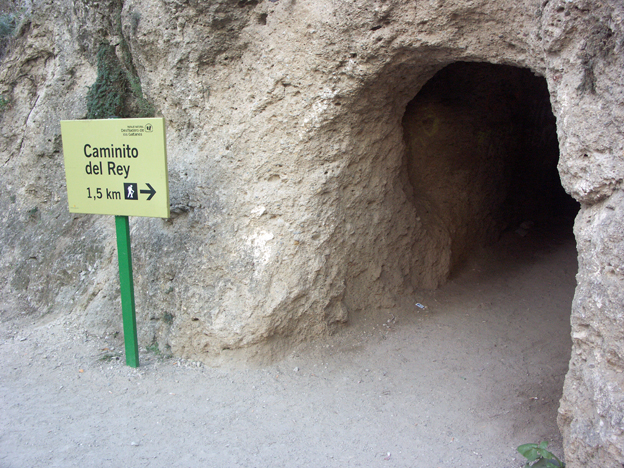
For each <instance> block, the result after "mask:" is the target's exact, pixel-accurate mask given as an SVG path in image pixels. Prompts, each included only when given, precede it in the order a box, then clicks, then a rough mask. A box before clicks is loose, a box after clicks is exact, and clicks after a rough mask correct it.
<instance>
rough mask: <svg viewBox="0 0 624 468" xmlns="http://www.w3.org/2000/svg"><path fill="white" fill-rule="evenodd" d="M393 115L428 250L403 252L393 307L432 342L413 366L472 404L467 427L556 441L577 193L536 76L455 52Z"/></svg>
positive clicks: (511, 437) (503, 437)
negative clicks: (403, 279)
mask: <svg viewBox="0 0 624 468" xmlns="http://www.w3.org/2000/svg"><path fill="white" fill-rule="evenodd" d="M402 124H403V131H404V142H405V148H406V152H405V155H406V156H405V161H404V165H405V168H406V171H407V174H408V178H409V181H410V184H411V187H412V189H413V202H414V210H415V213H416V216H417V225H419V226H420V230H421V231H424V232H426V236H425V241H422V238H420V239H419V242H420V243H421V244H423V245H426V246H427V249H421V250H420V252H419V253H420V254H421V256H424V257H425V258H426V261H425V262H420V263H419V261H420V258H417V255H418V252H417V253H416V254H415V255H414V257H415V258H414V260H413V261H414V263H415V264H417V265H418V268H421V269H422V268H426V269H427V270H428V271H429V274H428V275H420V276H419V277H418V278H420V279H421V281H420V283H419V284H417V285H416V286H417V292H416V294H415V295H414V296H410V298H409V301H411V304H409V305H404V306H403V307H404V308H405V307H407V308H408V309H410V310H412V311H413V312H415V313H416V314H415V315H414V316H415V317H418V318H417V319H412V320H417V321H418V328H415V329H413V330H412V332H411V333H412V335H411V336H410V337H409V340H414V341H417V340H419V339H421V338H419V337H421V335H422V343H421V345H422V346H425V347H427V346H431V342H432V341H431V340H432V339H433V341H435V342H438V341H439V342H440V343H441V344H440V346H439V347H437V348H436V349H435V350H430V351H427V352H425V353H424V356H420V357H419V358H418V359H419V360H420V362H419V364H418V367H420V366H427V365H430V364H429V363H428V362H427V361H428V360H429V359H430V360H431V361H433V362H435V364H434V365H431V372H434V373H439V374H440V380H439V381H444V380H445V379H446V380H448V381H449V382H451V381H453V383H452V384H449V385H447V384H442V388H443V390H438V388H440V384H439V383H436V386H432V388H431V390H430V393H431V394H433V395H437V398H439V399H440V401H442V402H445V403H444V404H445V405H447V406H448V407H455V410H456V412H457V413H464V414H465V413H466V411H467V410H469V411H470V412H472V413H473V414H472V415H471V416H470V418H472V419H471V421H472V422H471V423H470V424H469V425H467V426H466V429H465V434H470V433H471V432H472V431H473V430H474V429H475V428H477V429H478V430H479V431H481V432H482V433H486V434H487V433H490V434H491V436H492V438H498V439H499V440H500V442H501V443H507V444H508V445H509V446H514V444H515V446H517V445H519V444H521V443H524V441H525V440H532V439H533V438H534V437H541V438H544V439H545V440H549V441H551V442H553V446H554V447H555V448H557V449H559V450H560V447H561V438H560V434H559V430H558V427H557V425H556V417H557V409H558V406H559V398H560V396H561V393H562V388H563V380H564V376H565V373H566V372H567V366H568V361H569V358H570V349H571V341H570V338H569V334H570V319H569V318H570V310H571V303H572V297H573V294H574V288H575V273H576V271H577V263H576V244H575V240H574V235H573V232H572V226H573V223H574V218H575V216H576V214H577V212H578V209H579V205H578V203H577V202H576V201H575V200H573V199H572V198H571V197H570V196H569V195H568V194H566V192H565V191H564V189H563V188H562V185H561V181H560V178H559V173H558V171H557V164H558V160H559V146H558V139H557V133H556V119H555V117H554V116H553V113H552V110H551V105H550V96H549V92H548V88H547V83H546V81H545V79H544V78H542V77H540V76H536V75H535V74H533V73H532V72H531V71H530V70H528V69H522V68H518V67H512V66H505V65H494V64H488V63H472V62H471V63H468V62H457V63H453V64H451V65H448V66H447V67H445V68H443V69H442V70H440V71H438V72H437V73H436V74H435V75H434V76H433V77H432V78H431V79H430V80H429V81H427V82H426V83H425V85H424V86H423V87H422V88H421V89H420V91H419V92H418V94H417V95H416V96H415V97H414V98H413V99H412V101H410V102H409V104H408V105H407V107H406V111H405V114H404V116H403V120H402ZM423 278H424V281H423V280H422V279H423ZM409 301H408V302H409ZM414 303H415V304H416V307H413V306H414ZM406 304H407V303H406ZM393 317H394V316H393ZM403 317H405V316H403ZM408 320H410V319H408ZM388 323H390V322H388ZM421 327H422V328H421ZM421 330H422V331H421ZM406 339H407V338H406ZM436 346H437V345H436ZM414 349H418V351H415V352H418V353H422V351H421V350H422V349H423V348H422V347H420V348H418V347H415V348H414ZM427 356H429V358H428V357H427ZM434 356H435V359H433V357H434ZM457 373H462V375H463V377H462V378H463V379H464V380H465V381H464V382H462V381H459V383H458V382H455V380H456V374H457ZM470 380H472V381H473V382H472V383H470V382H469V381H470ZM439 381H438V382H439ZM419 385H423V383H419ZM446 391H448V392H449V393H450V394H451V395H453V396H452V397H450V396H446V395H444V392H446ZM462 392H464V393H463V394H462ZM458 394H462V398H463V400H461V401H460V402H457V401H456V395H458ZM484 401H485V403H484ZM466 405H467V407H465V406H466ZM470 418H469V419H470ZM457 424H460V423H459V422H458V423H457ZM559 453H561V451H559Z"/></svg>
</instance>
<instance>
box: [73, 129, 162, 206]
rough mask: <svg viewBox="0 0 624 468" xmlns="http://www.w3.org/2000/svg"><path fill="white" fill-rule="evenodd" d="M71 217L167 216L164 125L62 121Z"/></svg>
mask: <svg viewBox="0 0 624 468" xmlns="http://www.w3.org/2000/svg"><path fill="white" fill-rule="evenodd" d="M61 134H62V137H63V153H64V158H65V177H66V179H67V199H68V202H69V211H70V212H72V213H90V214H108V215H120V216H149V217H154V218H168V217H169V182H168V174H167V148H166V143H165V121H164V119H163V118H152V119H108V120H63V121H61Z"/></svg>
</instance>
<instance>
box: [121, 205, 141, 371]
mask: <svg viewBox="0 0 624 468" xmlns="http://www.w3.org/2000/svg"><path fill="white" fill-rule="evenodd" d="M115 227H116V229H117V254H118V256H119V285H120V287H121V310H122V313H123V329H124V343H125V346H126V364H127V365H128V366H130V367H139V345H138V340H137V327H136V312H135V309H134V281H133V280H132V251H131V249H130V223H129V222H128V217H127V216H115Z"/></svg>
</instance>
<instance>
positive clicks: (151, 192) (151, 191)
mask: <svg viewBox="0 0 624 468" xmlns="http://www.w3.org/2000/svg"><path fill="white" fill-rule="evenodd" d="M145 185H147V187H148V188H149V190H141V193H149V197H147V201H150V200H151V199H152V197H153V196H154V195H156V190H154V187H152V186H151V185H150V184H148V183H147V182H145Z"/></svg>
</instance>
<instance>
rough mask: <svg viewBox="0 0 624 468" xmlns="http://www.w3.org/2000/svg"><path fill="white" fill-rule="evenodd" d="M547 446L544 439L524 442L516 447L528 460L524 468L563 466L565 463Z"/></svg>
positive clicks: (557, 467)
mask: <svg viewBox="0 0 624 468" xmlns="http://www.w3.org/2000/svg"><path fill="white" fill-rule="evenodd" d="M547 447H548V442H546V441H545V440H544V441H542V442H540V443H539V444H524V445H521V446H520V447H518V452H520V454H521V455H522V456H523V457H524V458H526V459H527V460H528V461H527V462H526V464H525V465H524V468H564V467H565V463H563V462H562V461H561V460H559V459H558V458H557V457H556V456H555V455H553V453H552V452H549V451H548V450H546V448H547Z"/></svg>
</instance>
